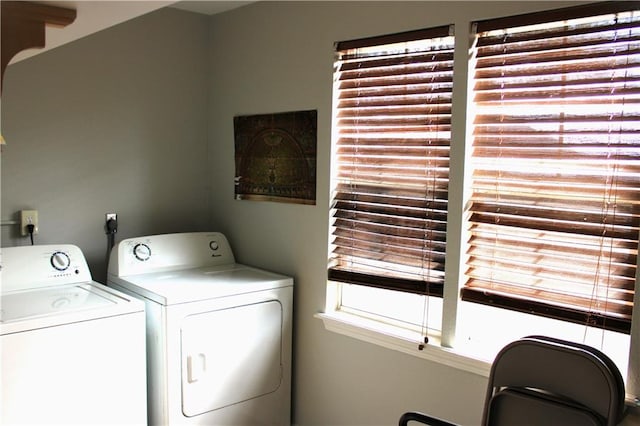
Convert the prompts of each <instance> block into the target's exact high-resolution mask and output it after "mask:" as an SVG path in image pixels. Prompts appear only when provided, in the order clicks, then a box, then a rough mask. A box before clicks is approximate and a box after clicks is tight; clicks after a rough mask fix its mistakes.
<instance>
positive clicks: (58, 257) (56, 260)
mask: <svg viewBox="0 0 640 426" xmlns="http://www.w3.org/2000/svg"><path fill="white" fill-rule="evenodd" d="M50 260H51V266H53V267H54V268H55V269H57V270H58V271H66V270H67V268H69V265H71V259H69V255H68V254H67V253H65V252H63V251H57V252H55V253H53V254H52V255H51V259H50Z"/></svg>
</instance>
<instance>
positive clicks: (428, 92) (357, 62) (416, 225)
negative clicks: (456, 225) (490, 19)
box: [329, 26, 454, 296]
mask: <svg viewBox="0 0 640 426" xmlns="http://www.w3.org/2000/svg"><path fill="white" fill-rule="evenodd" d="M452 31H453V27H449V26H445V27H439V28H433V29H427V30H418V31H412V32H406V33H400V34H393V35H388V36H382V37H374V38H368V39H360V40H352V41H346V42H339V43H337V44H336V55H337V59H336V62H335V86H334V96H335V97H336V101H335V107H334V111H335V116H334V131H335V136H334V141H335V142H334V148H335V153H334V157H333V158H334V161H336V162H337V163H336V165H335V166H334V168H335V170H334V172H335V173H336V176H334V183H335V186H334V192H333V197H332V198H333V200H332V212H331V218H332V227H331V229H332V240H331V243H332V249H331V253H330V256H329V257H330V258H329V279H331V280H334V281H340V282H345V283H351V284H360V285H367V286H373V287H379V288H386V289H393V290H401V291H407V292H412V293H418V294H429V295H439V296H441V295H442V285H443V281H444V262H445V241H446V227H447V188H448V180H449V179H448V177H449V144H450V138H451V93H452V86H453V49H454V39H453V35H452Z"/></svg>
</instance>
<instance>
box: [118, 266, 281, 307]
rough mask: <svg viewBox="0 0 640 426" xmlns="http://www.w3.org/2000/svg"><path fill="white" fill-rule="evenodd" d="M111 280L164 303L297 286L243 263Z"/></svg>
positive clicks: (138, 293) (276, 275)
mask: <svg viewBox="0 0 640 426" xmlns="http://www.w3.org/2000/svg"><path fill="white" fill-rule="evenodd" d="M109 282H110V283H113V284H116V285H118V286H120V287H122V288H124V289H126V290H127V291H130V292H133V293H134V294H137V295H140V296H142V297H145V298H146V299H150V300H152V301H154V302H156V303H159V304H161V305H174V304H178V303H188V302H196V301H200V300H207V299H215V298H219V297H227V296H234V295H239V294H245V293H251V292H256V291H265V290H271V289H276V288H280V287H287V286H292V285H293V279H292V278H290V277H287V276H284V275H280V274H276V273H273V272H269V271H265V270H262V269H257V268H253V267H250V266H246V265H241V264H237V263H234V264H229V265H220V266H213V267H205V268H194V269H185V270H179V271H166V272H156V273H150V274H139V275H131V276H124V277H113V276H110V277H109Z"/></svg>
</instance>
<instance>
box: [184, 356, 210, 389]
mask: <svg viewBox="0 0 640 426" xmlns="http://www.w3.org/2000/svg"><path fill="white" fill-rule="evenodd" d="M206 371H207V357H206V355H205V354H203V353H199V354H196V355H189V356H187V380H188V381H189V383H194V382H197V381H198V380H199V379H200V378H201V377H202V375H204V373H205V372H206Z"/></svg>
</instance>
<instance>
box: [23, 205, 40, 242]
mask: <svg viewBox="0 0 640 426" xmlns="http://www.w3.org/2000/svg"><path fill="white" fill-rule="evenodd" d="M27 225H33V226H34V228H33V235H35V234H37V233H38V210H21V211H20V231H21V232H22V236H23V237H24V236H27V235H29V229H28V228H27Z"/></svg>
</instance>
